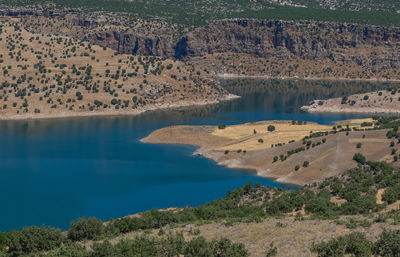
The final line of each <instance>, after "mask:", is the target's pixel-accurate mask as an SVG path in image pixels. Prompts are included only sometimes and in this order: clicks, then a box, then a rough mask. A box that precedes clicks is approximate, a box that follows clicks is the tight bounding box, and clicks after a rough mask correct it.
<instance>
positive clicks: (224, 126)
mask: <svg viewBox="0 0 400 257" xmlns="http://www.w3.org/2000/svg"><path fill="white" fill-rule="evenodd" d="M224 128H226V125H225V124H219V125H218V129H224Z"/></svg>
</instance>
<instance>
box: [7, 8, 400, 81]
mask: <svg viewBox="0 0 400 257" xmlns="http://www.w3.org/2000/svg"><path fill="white" fill-rule="evenodd" d="M10 13H13V12H8V14H9V15H10ZM2 14H3V15H7V12H3V13H2ZM35 15H37V14H35ZM35 15H33V16H31V17H30V18H27V19H25V25H26V26H30V27H31V28H32V29H33V30H36V32H38V30H40V32H41V33H43V32H49V31H50V32H52V33H63V34H69V36H73V37H79V38H80V39H84V40H87V41H89V42H91V43H93V44H98V45H101V46H106V47H110V48H112V49H114V50H115V51H118V52H120V53H128V54H134V55H155V56H161V57H166V58H176V59H180V60H184V61H188V60H191V59H193V58H197V57H203V56H210V55H214V56H215V55H219V54H226V53H229V54H236V55H241V54H244V55H246V56H250V57H253V58H263V59H265V60H272V59H273V60H274V61H278V62H279V60H296V61H297V62H302V61H307V62H310V61H311V62H323V63H324V62H329V63H330V66H329V67H325V68H324V69H325V70H323V71H321V72H326V71H328V72H330V71H331V70H333V71H335V69H336V68H338V69H339V68H340V66H341V65H342V67H344V66H348V67H352V66H353V65H354V66H357V67H358V68H357V70H355V71H354V72H353V73H354V74H353V75H351V76H352V77H354V76H355V77H360V78H361V77H377V76H376V75H377V74H378V75H379V74H380V73H382V72H383V73H385V75H384V76H386V77H392V76H393V74H394V75H396V76H398V77H400V74H398V71H397V70H398V69H399V68H400V28H398V27H381V26H372V25H361V24H341V23H328V22H312V21H281V20H257V19H227V20H219V21H213V22H210V23H209V24H208V25H206V26H202V27H198V28H191V29H189V28H185V29H183V30H181V29H180V30H178V29H177V26H176V25H173V24H172V25H171V24H167V23H166V22H165V21H150V22H148V21H146V22H145V21H137V20H135V21H133V22H132V20H129V19H127V18H126V17H125V18H121V17H118V16H116V15H114V16H112V17H111V18H110V17H106V18H103V19H102V20H101V21H99V17H98V16H96V15H92V16H90V15H88V14H87V15H82V14H80V15H77V14H75V13H72V14H71V11H70V10H68V13H67V14H65V13H64V14H63V15H62V17H59V16H50V17H51V19H52V20H54V22H47V24H46V26H43V25H42V23H43V21H40V19H39V18H37V17H36V16H35ZM38 20H39V21H38ZM35 21H36V23H35ZM63 24H64V25H63ZM38 28H40V29H38ZM189 30H190V31H189ZM236 58H237V57H236ZM298 64H299V63H298ZM216 65H220V64H216ZM299 65H301V63H300V64H299ZM343 65H344V66H343ZM346 69H347V68H346ZM346 69H342V71H341V74H344V73H345V71H346ZM388 70H390V72H387V71H388ZM304 74H305V73H304ZM292 75H293V74H292ZM317 76H319V75H317ZM332 76H336V75H335V74H334V72H332ZM346 76H347V75H346ZM378 77H379V76H378Z"/></svg>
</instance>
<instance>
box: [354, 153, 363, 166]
mask: <svg viewBox="0 0 400 257" xmlns="http://www.w3.org/2000/svg"><path fill="white" fill-rule="evenodd" d="M353 160H354V161H356V162H357V163H360V164H362V165H364V164H365V162H366V159H365V157H364V155H362V154H360V153H356V154H354V155H353Z"/></svg>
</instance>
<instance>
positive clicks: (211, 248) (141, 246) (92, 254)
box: [41, 234, 248, 257]
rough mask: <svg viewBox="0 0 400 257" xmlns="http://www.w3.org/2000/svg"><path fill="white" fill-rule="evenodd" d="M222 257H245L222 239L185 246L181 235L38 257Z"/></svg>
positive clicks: (61, 250)
mask: <svg viewBox="0 0 400 257" xmlns="http://www.w3.org/2000/svg"><path fill="white" fill-rule="evenodd" d="M181 255H184V256H221V257H241V256H244V257H245V256H248V252H247V250H246V249H245V247H244V245H243V244H237V243H232V242H231V241H230V240H228V239H225V238H222V239H220V240H213V241H211V242H207V241H206V239H205V238H204V237H196V238H193V239H192V240H190V241H188V242H186V241H185V240H184V238H183V236H182V235H180V234H178V235H177V236H171V235H170V236H168V237H167V238H166V239H163V238H154V237H147V236H141V237H136V238H135V239H132V240H122V241H119V242H118V243H117V244H114V245H113V244H111V243H110V242H109V241H104V242H102V243H95V244H94V245H93V246H92V251H88V250H87V249H85V247H83V246H79V245H75V244H74V245H67V246H63V247H61V248H59V249H57V250H54V251H51V252H49V253H47V254H43V255H41V256H47V257H56V256H82V257H97V256H113V257H125V256H143V257H145V256H146V257H147V256H154V257H156V256H181Z"/></svg>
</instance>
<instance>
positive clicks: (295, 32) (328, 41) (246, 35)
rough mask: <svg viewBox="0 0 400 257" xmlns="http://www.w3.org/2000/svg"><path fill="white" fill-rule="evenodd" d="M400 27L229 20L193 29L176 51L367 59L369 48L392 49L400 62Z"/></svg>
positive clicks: (184, 53) (392, 55) (185, 54)
mask: <svg viewBox="0 0 400 257" xmlns="http://www.w3.org/2000/svg"><path fill="white" fill-rule="evenodd" d="M399 44H400V28H385V27H377V26H367V25H354V24H337V23H317V22H285V21H265V20H223V21H217V22H214V23H211V24H209V25H208V26H206V27H201V28H198V29H197V30H195V31H193V32H191V33H189V34H187V35H186V36H185V37H184V38H182V39H181V40H180V41H179V42H178V43H177V44H176V46H175V56H176V57H178V58H185V57H190V56H202V55H205V54H214V53H224V52H233V53H245V54H251V55H254V56H256V57H264V58H268V57H271V56H274V57H278V58H301V59H307V60H321V59H324V58H330V59H332V60H337V61H344V62H346V61H355V62H360V63H362V62H365V59H367V58H370V57H368V56H365V55H363V52H362V50H363V49H369V48H372V47H373V48H376V49H378V48H384V49H387V50H390V53H388V54H389V55H390V58H389V59H390V60H392V61H394V62H399V61H400V52H399V48H400V46H399Z"/></svg>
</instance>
